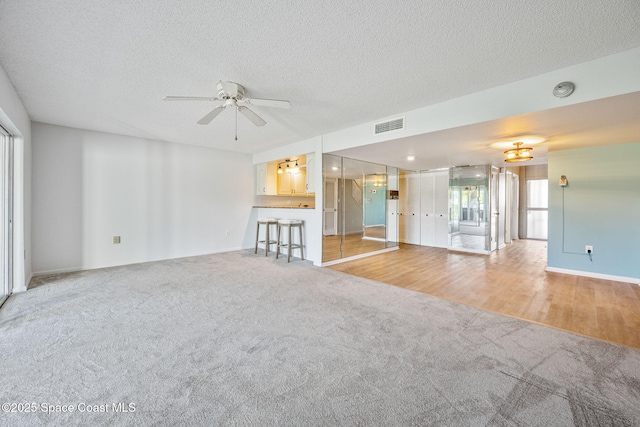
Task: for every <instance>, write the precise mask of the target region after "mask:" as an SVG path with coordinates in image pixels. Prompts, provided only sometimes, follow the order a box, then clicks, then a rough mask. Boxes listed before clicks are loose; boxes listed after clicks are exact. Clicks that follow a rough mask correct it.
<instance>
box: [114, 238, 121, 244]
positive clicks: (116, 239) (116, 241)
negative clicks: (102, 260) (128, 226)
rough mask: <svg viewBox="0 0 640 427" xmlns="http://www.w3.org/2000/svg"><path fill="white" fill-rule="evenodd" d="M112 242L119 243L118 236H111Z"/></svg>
mask: <svg viewBox="0 0 640 427" xmlns="http://www.w3.org/2000/svg"><path fill="white" fill-rule="evenodd" d="M113 244H114V245H118V244H120V236H113Z"/></svg>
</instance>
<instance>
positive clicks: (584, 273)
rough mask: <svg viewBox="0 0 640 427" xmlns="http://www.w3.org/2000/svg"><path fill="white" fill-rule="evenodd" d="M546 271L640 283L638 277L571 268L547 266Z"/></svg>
mask: <svg viewBox="0 0 640 427" xmlns="http://www.w3.org/2000/svg"><path fill="white" fill-rule="evenodd" d="M545 271H548V272H550V273H560V274H571V275H572V276H583V277H591V278H593V279H603V280H611V281H613V282H624V283H633V284H634V285H640V279H639V278H636V277H624V276H613V275H611V274H602V273H593V272H591V271H581V270H569V269H566V268H556V267H547V268H546V269H545Z"/></svg>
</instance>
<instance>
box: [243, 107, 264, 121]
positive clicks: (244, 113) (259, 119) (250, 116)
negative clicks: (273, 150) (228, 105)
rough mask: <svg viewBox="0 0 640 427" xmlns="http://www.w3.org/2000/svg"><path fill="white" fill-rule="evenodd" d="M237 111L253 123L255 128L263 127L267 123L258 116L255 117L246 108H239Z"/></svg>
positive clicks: (254, 114)
mask: <svg viewBox="0 0 640 427" xmlns="http://www.w3.org/2000/svg"><path fill="white" fill-rule="evenodd" d="M238 111H240V113H242V115H243V116H245V117H246V118H247V119H249V120H251V123H253V124H254V125H256V126H264V125H266V124H267V122H265V121H264V120H262V118H261V117H260V116H259V115H257V114H256V113H254V112H253V111H251V110H250V109H248V108H247V107H240V106H239V107H238Z"/></svg>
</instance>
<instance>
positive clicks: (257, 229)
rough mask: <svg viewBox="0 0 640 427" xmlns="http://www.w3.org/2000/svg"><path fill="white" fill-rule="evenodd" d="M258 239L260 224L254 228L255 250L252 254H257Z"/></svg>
mask: <svg viewBox="0 0 640 427" xmlns="http://www.w3.org/2000/svg"><path fill="white" fill-rule="evenodd" d="M259 238H260V223H258V225H257V226H256V250H255V251H254V252H253V253H254V254H257V253H258V239H259Z"/></svg>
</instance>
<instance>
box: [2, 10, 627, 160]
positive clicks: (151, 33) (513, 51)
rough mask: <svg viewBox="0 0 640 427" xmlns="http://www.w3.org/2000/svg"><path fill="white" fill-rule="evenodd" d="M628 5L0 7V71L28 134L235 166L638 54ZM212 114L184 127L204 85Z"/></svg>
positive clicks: (196, 111)
mask: <svg viewBox="0 0 640 427" xmlns="http://www.w3.org/2000/svg"><path fill="white" fill-rule="evenodd" d="M639 22H640V7H639V4H638V0H588V1H585V0H563V1H560V0H537V1H535V2H533V1H530V0H498V1H496V0H476V1H451V0H449V1H445V0H431V1H428V2H427V1H424V0H406V1H402V2H398V1H381V0H362V1H344V0H326V1H320V2H292V1H262V2H258V1H255V0H252V1H247V0H233V1H231V0H220V1H212V0H184V1H175V0H148V1H140V0H139V1H113V0H103V1H97V0H57V1H37V0H0V63H1V65H2V66H3V67H4V69H5V70H6V71H7V73H8V75H9V78H10V79H11V81H12V82H13V83H14V85H15V87H16V90H17V92H18V94H19V95H20V97H21V98H22V100H23V102H24V104H25V107H26V109H27V111H28V112H29V114H30V116H31V118H32V119H33V120H35V121H40V122H46V123H53V124H57V125H63V126H71V127H76V128H84V129H91V130H98V131H105V132H112V133H119V134H126V135H134V136H142V137H148V138H153V139H158V140H164V141H172V142H178V143H186V144H195V145H203V146H209V147H215V148H219V149H224V150H232V151H240V152H246V153H253V152H258V151H261V150H264V149H267V148H271V147H275V146H278V145H283V144H286V143H291V142H296V141H299V140H302V139H306V138H309V137H312V136H316V135H320V134H325V133H328V132H331V131H335V130H339V129H343V128H347V127H350V126H353V125H356V124H360V123H364V122H368V121H371V120H376V119H378V118H382V117H388V116H390V115H394V114H398V113H402V112H405V111H408V110H412V109H415V108H418V107H422V106H426V105H430V104H434V103H438V102H441V101H444V100H448V99H452V98H456V97H460V96H462V95H465V94H469V93H473V92H477V91H480V90H483V89H487V88H491V87H496V86H499V85H502V84H505V83H508V82H513V81H517V80H521V79H524V78H527V77H531V76H535V75H539V74H542V73H545V72H548V71H552V70H556V69H560V68H563V67H566V66H569V65H573V64H577V63H581V62H585V61H588V60H591V59H595V58H599V57H603V56H606V55H610V54H612V53H617V52H621V51H625V50H628V49H632V48H635V47H638V46H640V31H639V30H638V26H639ZM221 79H222V80H228V81H235V82H238V83H240V84H243V85H244V86H245V87H246V89H247V96H249V97H256V98H276V99H287V100H290V101H291V103H292V107H291V109H289V110H279V109H268V108H264V107H252V108H253V109H254V111H255V112H256V113H258V114H259V115H260V116H262V117H263V118H264V119H265V120H266V121H267V125H266V126H264V127H261V128H256V127H255V126H254V125H253V124H251V123H250V122H249V121H248V120H246V119H245V118H244V117H243V116H239V117H238V138H239V140H238V141H234V140H233V135H234V126H235V115H234V114H233V111H224V112H223V113H222V114H221V115H220V116H218V117H217V118H216V119H215V120H214V121H213V122H212V123H211V124H210V125H208V126H201V125H197V124H196V121H197V120H199V119H200V118H201V117H202V116H203V115H204V114H206V113H207V112H208V111H209V110H211V109H212V108H213V105H208V104H207V103H198V102H193V103H174V102H172V103H170V102H163V101H161V99H162V97H164V96H165V95H189V96H214V95H215V83H216V82H217V81H218V80H221Z"/></svg>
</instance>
